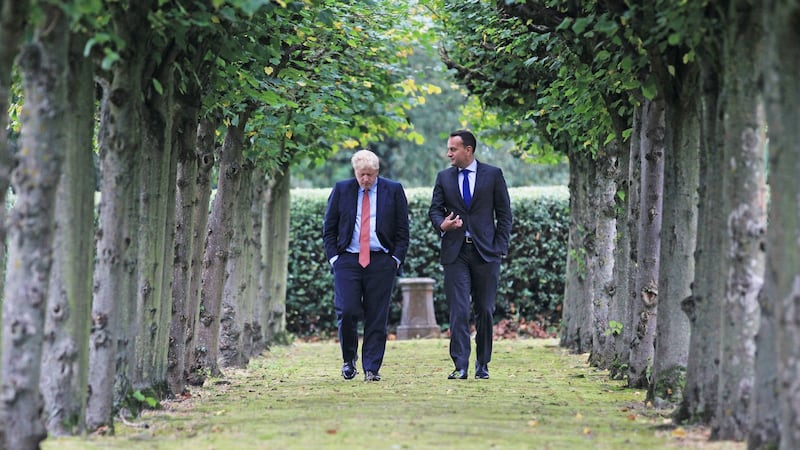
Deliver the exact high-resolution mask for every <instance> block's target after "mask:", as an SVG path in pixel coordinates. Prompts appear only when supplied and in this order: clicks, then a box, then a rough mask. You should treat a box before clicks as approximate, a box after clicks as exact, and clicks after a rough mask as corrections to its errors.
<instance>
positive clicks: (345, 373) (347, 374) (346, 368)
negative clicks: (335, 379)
mask: <svg viewBox="0 0 800 450" xmlns="http://www.w3.org/2000/svg"><path fill="white" fill-rule="evenodd" d="M357 373H358V370H356V365H355V363H353V362H352V361H351V362H346V363H344V364H343V365H342V377H344V379H345V380H352V379H353V378H355V376H356V374H357Z"/></svg>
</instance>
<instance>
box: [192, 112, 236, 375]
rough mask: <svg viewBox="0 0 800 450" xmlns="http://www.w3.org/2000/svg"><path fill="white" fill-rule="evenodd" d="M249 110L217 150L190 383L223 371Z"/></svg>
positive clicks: (230, 127) (231, 127)
mask: <svg viewBox="0 0 800 450" xmlns="http://www.w3.org/2000/svg"><path fill="white" fill-rule="evenodd" d="M248 114H249V113H242V114H240V116H242V117H240V118H239V122H238V126H229V127H228V132H227V134H226V136H225V143H224V144H223V145H222V150H221V152H220V153H221V154H220V167H219V173H220V175H219V181H218V183H217V193H216V195H215V197H214V205H213V206H212V208H211V216H210V217H209V220H208V234H207V244H206V249H205V254H204V256H203V274H202V280H201V283H202V287H201V289H200V315H199V318H198V321H197V334H196V336H197V343H196V344H195V345H196V346H195V352H194V358H193V365H192V368H191V374H190V380H189V382H190V383H192V384H198V385H199V384H202V382H203V381H204V380H205V377H206V376H208V375H210V376H214V377H216V376H220V375H222V372H221V371H220V370H219V366H218V364H217V357H218V355H219V351H218V347H219V328H220V313H221V309H222V304H221V303H222V289H223V286H224V282H225V280H224V276H225V266H226V264H227V260H228V246H229V244H230V241H231V237H232V234H233V230H232V227H231V226H232V219H233V208H234V205H235V204H236V198H235V195H236V192H237V190H238V186H239V183H240V180H241V174H242V167H241V159H242V147H243V145H244V126H245V124H246V123H247V115H248Z"/></svg>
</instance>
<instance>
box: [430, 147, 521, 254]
mask: <svg viewBox="0 0 800 450" xmlns="http://www.w3.org/2000/svg"><path fill="white" fill-rule="evenodd" d="M451 212H455V213H456V214H457V215H459V216H461V220H463V222H464V226H462V227H461V228H459V229H458V230H453V231H448V232H446V233H444V234H443V235H442V248H441V253H440V255H439V256H440V260H441V263H442V264H451V263H453V262H454V261H455V260H456V258H457V257H458V252H459V251H460V250H461V245H463V243H464V236H465V232H466V230H467V229H469V232H470V235H471V236H472V239H473V242H474V245H475V247H476V248H477V250H478V253H479V254H480V255H481V258H483V259H484V260H485V261H486V262H500V259H501V258H502V257H503V256H505V255H507V254H508V240H509V236H510V235H511V221H512V214H511V199H510V198H509V196H508V187H507V186H506V181H505V178H504V177H503V171H502V170H501V169H500V168H498V167H494V166H491V165H489V164H481V162H480V161H478V168H477V171H476V172H475V192H473V193H472V202H471V204H470V207H469V208H467V207H466V205H465V204H464V199H463V198H462V197H461V191H460V190H459V188H458V168H457V167H455V166H453V167H450V168H447V169H445V170H442V171H441V172H439V174H438V175H437V176H436V183H435V184H434V186H433V198H432V199H431V206H430V209H429V210H428V216H429V217H430V219H431V223H432V224H433V227H434V228H435V229H436V231H437V232H438V233H439V234H442V230H441V229H440V228H439V225H441V224H442V222H443V221H444V218H445V217H447V215H448V214H450V213H451Z"/></svg>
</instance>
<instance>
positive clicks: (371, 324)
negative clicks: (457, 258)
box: [323, 177, 409, 373]
mask: <svg viewBox="0 0 800 450" xmlns="http://www.w3.org/2000/svg"><path fill="white" fill-rule="evenodd" d="M376 186H377V205H376V206H375V208H376V209H375V233H376V235H377V237H378V240H379V241H380V244H381V246H383V247H384V249H386V250H388V253H386V252H384V251H383V250H378V249H373V251H372V252H371V258H370V259H371V260H370V264H369V265H368V266H367V267H365V268H363V267H361V266H360V265H359V264H358V254H357V253H348V252H347V247H348V245H349V244H350V240H351V238H352V237H353V230H354V227H355V225H356V216H357V208H358V193H359V189H361V188H360V187H359V185H358V181H357V180H356V179H355V178H352V179H349V180H344V181H340V182H338V183H336V185H335V186H334V187H333V191H332V192H331V194H330V197H329V198H328V206H327V210H326V211H325V222H324V226H323V242H324V244H325V255H326V257H327V258H328V260H330V259H331V258H333V257H334V256H338V259H336V261H335V262H334V263H333V266H332V270H333V278H334V305H335V308H336V317H337V321H338V323H339V340H340V343H341V347H342V359H343V361H345V362H347V361H353V360H355V359H356V355H357V350H358V321H359V319H360V318H361V317H363V319H364V342H363V345H362V368H363V369H364V370H365V371H373V372H376V373H377V372H378V370H379V369H380V367H381V364H382V363H383V355H384V352H385V349H386V337H387V322H388V319H389V306H390V303H391V297H392V289H393V287H394V281H395V277H396V275H397V274H398V273H399V271H400V269H401V267H402V263H403V261H404V260H405V258H406V253H407V251H408V244H409V231H408V200H407V199H406V195H405V191H404V190H403V186H402V185H400V183H397V182H395V181H392V180H389V179H386V178H381V177H378V180H377V183H376ZM395 258H396V260H395ZM398 261H399V266H398Z"/></svg>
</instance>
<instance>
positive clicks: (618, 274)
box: [609, 107, 642, 380]
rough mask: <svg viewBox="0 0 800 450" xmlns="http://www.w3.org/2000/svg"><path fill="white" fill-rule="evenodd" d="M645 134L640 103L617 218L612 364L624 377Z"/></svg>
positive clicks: (619, 376)
mask: <svg viewBox="0 0 800 450" xmlns="http://www.w3.org/2000/svg"><path fill="white" fill-rule="evenodd" d="M641 137H642V110H641V108H639V107H636V108H634V111H633V132H632V133H631V139H630V145H629V146H628V152H627V153H626V155H627V157H626V158H624V162H623V160H620V167H622V168H623V170H621V171H620V172H624V173H626V174H627V176H626V177H625V181H624V185H625V186H627V189H626V190H625V191H624V192H622V197H620V196H619V195H618V196H617V200H618V201H620V202H621V203H620V208H622V205H623V204H625V205H627V206H626V207H625V208H624V209H620V211H621V216H622V217H624V220H620V219H619V218H618V219H617V225H618V226H617V236H618V239H617V249H616V254H615V262H614V272H615V274H614V277H615V279H616V286H617V289H616V292H615V294H614V298H613V300H614V301H613V303H612V305H613V308H612V309H611V314H612V315H611V316H610V319H611V320H609V326H610V328H611V330H612V333H611V336H613V338H614V340H613V341H612V342H613V349H612V352H613V354H614V359H613V361H614V364H613V365H612V366H611V367H610V376H611V378H613V379H616V380H621V379H624V378H625V377H627V375H628V364H629V362H630V353H631V351H630V342H631V339H633V331H632V330H633V329H634V321H633V315H632V312H631V305H632V303H633V299H634V298H635V294H634V292H635V290H636V279H637V273H638V268H637V258H638V251H637V246H638V242H639V231H638V230H639V208H640V207H641V203H640V201H639V198H640V190H641V184H642V183H641V179H642V164H641V147H642V145H641Z"/></svg>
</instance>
